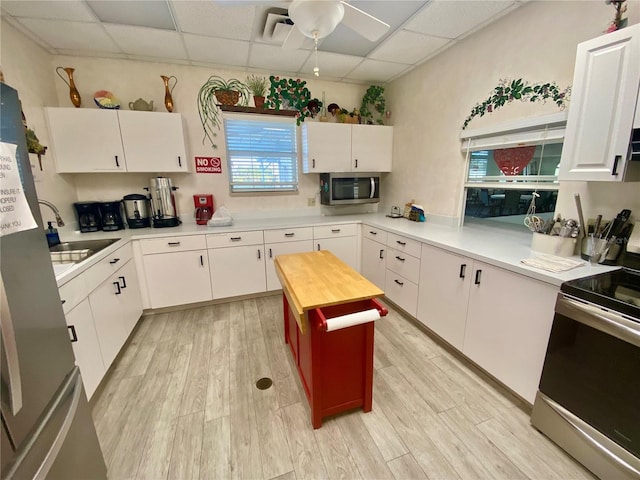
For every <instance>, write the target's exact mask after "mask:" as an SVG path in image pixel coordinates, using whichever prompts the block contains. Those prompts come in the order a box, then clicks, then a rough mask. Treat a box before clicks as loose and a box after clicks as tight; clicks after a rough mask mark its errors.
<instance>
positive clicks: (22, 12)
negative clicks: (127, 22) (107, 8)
mask: <svg viewBox="0 0 640 480" xmlns="http://www.w3.org/2000/svg"><path fill="white" fill-rule="evenodd" d="M0 6H1V7H2V9H3V10H5V11H6V12H7V13H9V15H13V16H15V17H30V18H50V19H56V20H73V21H77V22H96V21H97V19H96V16H95V15H94V13H93V12H92V11H91V9H90V8H89V7H87V5H86V3H85V2H81V1H78V0H62V1H61V0H46V1H43V0H34V1H28V2H26V1H24V0H22V1H14V0H2V2H0Z"/></svg>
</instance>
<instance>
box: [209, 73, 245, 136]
mask: <svg viewBox="0 0 640 480" xmlns="http://www.w3.org/2000/svg"><path fill="white" fill-rule="evenodd" d="M239 101H240V102H241V104H242V105H246V104H247V103H248V101H249V89H248V88H247V86H246V85H245V84H244V83H242V82H241V81H240V80H237V79H235V78H230V79H229V80H224V79H223V78H221V77H218V76H215V75H213V76H211V77H209V79H208V80H207V81H206V82H205V83H204V85H202V87H200V91H199V92H198V114H199V115H200V122H201V123H202V128H203V129H204V138H203V139H202V142H203V143H204V140H205V139H207V138H208V139H209V141H210V142H211V146H212V147H213V148H218V146H217V145H216V144H215V143H214V142H213V137H215V136H216V135H217V132H216V130H219V129H220V113H219V110H218V105H236V104H237V103H238V102H239Z"/></svg>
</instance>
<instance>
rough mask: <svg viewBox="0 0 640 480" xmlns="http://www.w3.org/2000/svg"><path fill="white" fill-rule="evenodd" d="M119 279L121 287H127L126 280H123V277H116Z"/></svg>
mask: <svg viewBox="0 0 640 480" xmlns="http://www.w3.org/2000/svg"><path fill="white" fill-rule="evenodd" d="M118 278H119V279H120V280H122V288H127V281H126V280H125V278H124V277H118Z"/></svg>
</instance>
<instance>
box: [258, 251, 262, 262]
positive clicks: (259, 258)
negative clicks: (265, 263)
mask: <svg viewBox="0 0 640 480" xmlns="http://www.w3.org/2000/svg"><path fill="white" fill-rule="evenodd" d="M261 259H262V254H261V253H260V249H258V260H261Z"/></svg>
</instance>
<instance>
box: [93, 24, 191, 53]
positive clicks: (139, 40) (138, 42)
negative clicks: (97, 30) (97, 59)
mask: <svg viewBox="0 0 640 480" xmlns="http://www.w3.org/2000/svg"><path fill="white" fill-rule="evenodd" d="M104 28H105V29H106V30H107V33H108V34H109V35H111V38H113V40H114V41H115V42H116V44H117V45H118V46H119V47H120V48H121V49H122V51H124V52H125V53H127V54H130V55H143V56H150V57H160V58H163V59H165V60H169V59H179V58H184V57H185V53H186V52H185V49H184V46H183V44H182V39H181V38H180V34H179V33H178V32H171V31H169V30H159V29H157V28H144V27H132V26H129V25H113V24H105V26H104Z"/></svg>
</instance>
